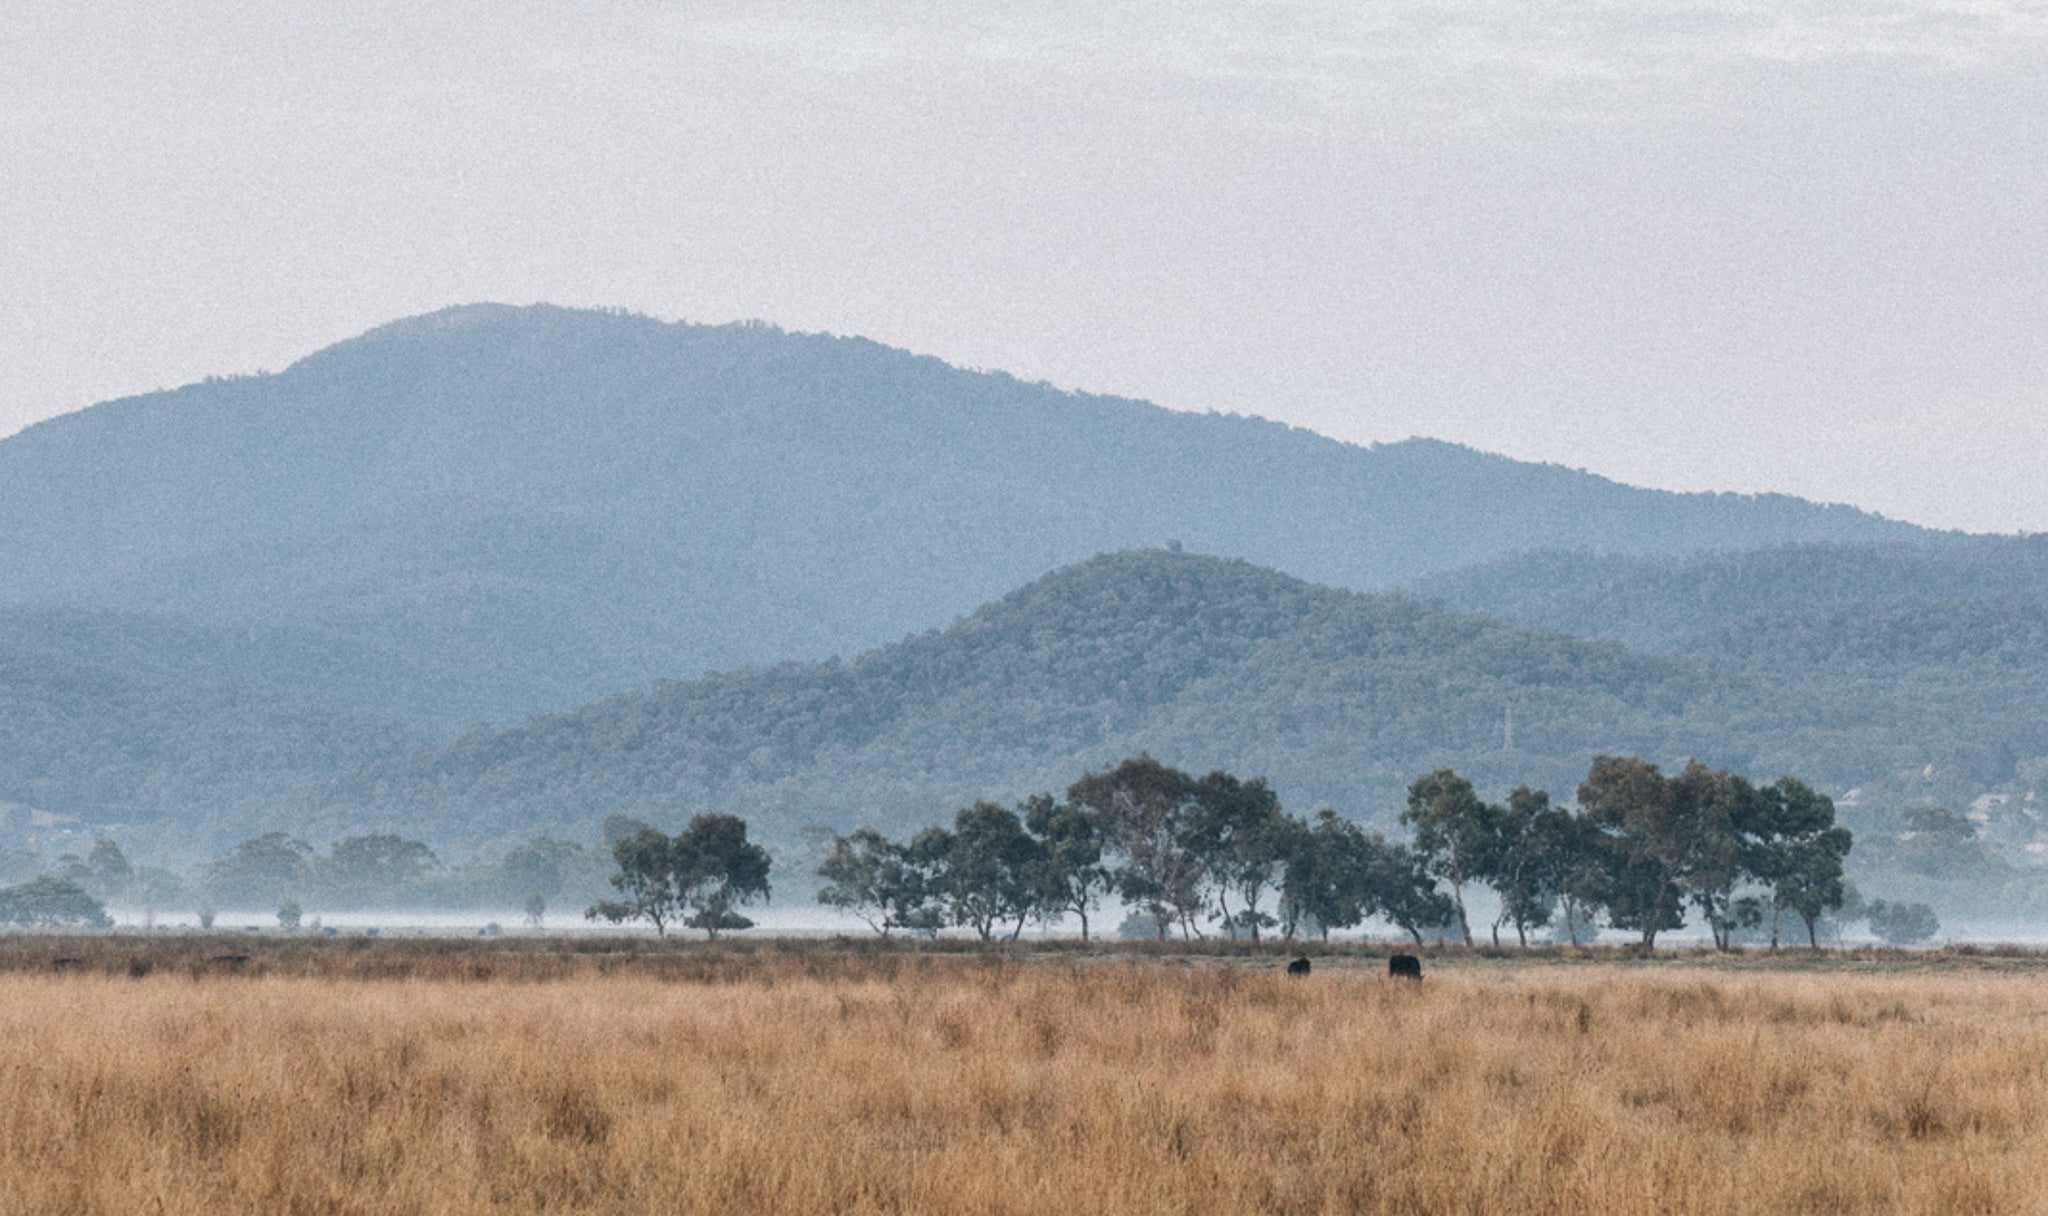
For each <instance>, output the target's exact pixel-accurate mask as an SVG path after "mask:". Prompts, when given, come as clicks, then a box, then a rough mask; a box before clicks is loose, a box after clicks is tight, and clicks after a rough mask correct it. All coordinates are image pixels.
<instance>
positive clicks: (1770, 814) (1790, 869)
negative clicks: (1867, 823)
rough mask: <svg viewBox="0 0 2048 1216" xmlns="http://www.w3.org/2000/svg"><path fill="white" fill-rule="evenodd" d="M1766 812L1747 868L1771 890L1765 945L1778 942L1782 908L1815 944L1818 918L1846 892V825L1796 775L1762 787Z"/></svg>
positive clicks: (1837, 904) (1833, 907)
mask: <svg viewBox="0 0 2048 1216" xmlns="http://www.w3.org/2000/svg"><path fill="white" fill-rule="evenodd" d="M1763 794H1764V796H1765V799H1766V803H1767V805H1766V813H1765V816H1764V818H1763V819H1762V821H1761V822H1760V824H1759V828H1758V832H1757V835H1756V839H1755V840H1754V842H1753V843H1752V846H1751V849H1752V852H1751V861H1750V870H1751V872H1752V874H1754V875H1755V877H1756V879H1757V881H1759V882H1761V883H1763V884H1764V885H1765V886H1767V887H1769V888H1770V890H1771V948H1772V949H1776V948H1777V945H1778V914H1779V913H1780V912H1782V911H1783V910H1784V909H1786V908H1790V909H1791V910H1792V911H1794V912H1796V913H1798V914H1799V917H1800V919H1801V920H1804V921H1805V922H1806V941H1807V944H1808V945H1810V946H1815V947H1818V946H1819V945H1820V919H1821V917H1823V916H1825V915H1827V914H1828V913H1829V912H1833V911H1835V910H1837V909H1839V908H1840V907H1841V906H1842V905H1843V903H1844V902H1845V901H1846V899H1847V898H1848V887H1847V880H1846V879H1845V878H1844V877H1843V875H1842V861H1843V859H1844V858H1846V857H1847V856H1848V855H1849V850H1850V849H1851V848H1852V847H1853V846H1854V843H1855V841H1854V838H1853V837H1852V836H1851V835H1850V833H1849V829H1847V828H1844V827H1838V826H1836V824H1835V804H1834V802H1833V801H1832V800H1830V799H1829V798H1828V797H1827V796H1826V795H1825V794H1821V793H1817V792H1816V791H1814V790H1813V789H1812V788H1810V787H1809V786H1808V785H1807V784H1806V783H1805V782H1803V781H1800V780H1799V779H1798V778H1796V777H1780V778H1778V780H1777V781H1775V782H1773V783H1772V784H1770V785H1768V786H1766V787H1764V790H1763Z"/></svg>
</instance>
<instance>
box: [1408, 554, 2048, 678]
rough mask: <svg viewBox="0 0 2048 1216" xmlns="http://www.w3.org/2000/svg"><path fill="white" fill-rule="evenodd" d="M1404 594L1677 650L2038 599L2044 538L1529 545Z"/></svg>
mask: <svg viewBox="0 0 2048 1216" xmlns="http://www.w3.org/2000/svg"><path fill="white" fill-rule="evenodd" d="M1405 590H1407V591H1410V592H1411V593H1413V594H1415V595H1417V596H1420V597H1423V598H1425V599H1433V600H1438V601H1441V602H1442V603H1443V604H1444V605H1445V606H1446V607H1449V608H1453V609H1456V610H1458V611H1460V612H1483V613H1486V614H1487V615H1489V616H1496V617H1500V618H1501V619H1503V620H1510V621H1514V622H1516V623H1517V624H1521V625H1526V626H1528V627H1530V628H1534V629H1554V630H1556V631H1558V632H1560V633H1570V634H1576V635H1578V636H1580V637H1595V638H1607V639H1611V640H1613V641H1618V642H1622V643H1625V644H1627V645H1630V646H1634V647H1637V648H1639V649H1646V650H1672V649H1682V648H1684V647H1686V646H1687V645H1689V644H1690V643H1691V642H1692V640H1693V639H1694V638H1695V637H1697V636H1699V635H1701V634H1702V633H1705V632H1708V631H1714V632H1716V633H1717V634H1718V635H1720V636H1726V635H1727V629H1728V627H1730V626H1732V625H1735V624H1737V623H1739V622H1742V621H1745V620H1750V619H1755V620H1757V621H1758V627H1759V628H1766V629H1767V628H1769V626H1767V625H1765V624H1763V623H1762V618H1764V617H1767V616H1769V615H1771V614H1775V613H1781V612H1794V613H1805V612H1807V611H1808V610H1814V609H1851V608H1855V607H1857V606H1872V607H1875V606H1879V605H1885V604H1892V603H1897V602H1900V601H1907V600H1912V601H1920V602H1923V603H1955V602H1961V601H1966V600H1982V599H2001V598H2003V599H2010V598H2013V597H2031V598H2035V599H2048V535H2033V536H1948V537H1944V538H1942V541H1941V543H1939V544H1924V543H1881V544H1801V545H1783V546H1774V547H1768V548H1762V549H1756V550H1750V551H1744V552H1717V553H1701V554H1693V555H1689V556H1683V557H1669V556H1642V555H1626V554H1617V553H1593V552H1589V551H1578V552H1554V551H1550V552H1528V553H1516V554H1511V555H1509V556H1506V557H1501V558H1496V559H1493V560H1491V561H1487V562H1481V563H1478V564H1476V565H1473V566H1468V567H1465V568H1463V569H1460V570H1453V571H1450V572H1448V573H1444V574H1439V575H1434V576H1431V577H1427V578H1423V579H1420V580H1417V581H1416V582H1414V583H1412V584H1410V585H1409V586H1408V587H1406V588H1405Z"/></svg>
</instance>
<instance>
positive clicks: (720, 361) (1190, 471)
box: [0, 306, 1923, 724]
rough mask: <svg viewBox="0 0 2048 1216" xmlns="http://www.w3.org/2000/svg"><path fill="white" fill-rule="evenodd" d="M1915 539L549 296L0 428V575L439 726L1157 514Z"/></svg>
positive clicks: (58, 600) (789, 643)
mask: <svg viewBox="0 0 2048 1216" xmlns="http://www.w3.org/2000/svg"><path fill="white" fill-rule="evenodd" d="M1921 535H1923V534H1921V533H1919V532H1918V530H1916V529H1913V528H1911V527H1908V526H1906V525H1902V524H1897V523H1893V522H1890V521H1885V520H1881V519H1878V518H1875V517H1872V516H1868V515H1865V514H1861V513H1859V512H1856V511H1853V510H1849V509H1846V508H1836V507H1820V506H1816V505H1814V504H1811V503H1806V502H1802V501H1799V500H1795V499H1789V498H1780V497H1762V498H1752V497H1741V496H1734V495H1677V494H1666V493H1660V492H1654V491H1646V490H1638V489H1631V488H1628V487H1624V486H1620V485H1616V484H1614V483H1612V482H1608V481H1604V480H1602V479H1600V478H1597V477H1593V476H1590V475H1587V474H1584V473H1578V472H1573V471H1570V470H1567V469H1563V468H1559V467H1555V466H1536V465H1526V464H1518V463H1515V462H1512V461H1509V460H1505V459H1502V458H1498V457H1493V456H1487V455H1483V454H1481V453H1477V452H1473V451H1470V450H1467V449H1463V448H1458V447H1454V446H1451V445H1447V444H1442V443H1435V442H1428V441H1410V442H1407V443H1401V444H1393V445H1387V446H1382V447H1374V448H1361V447H1356V446H1351V445H1346V444H1341V443H1337V442H1334V441H1331V440H1328V439H1324V438H1322V437H1319V436H1316V435H1313V434H1310V433H1308V432H1305V431H1300V430H1294V429H1291V428H1288V427H1286V426H1282V425H1279V424H1275V423H1270V422H1264V421H1260V420H1256V419H1248V418H1239V417H1226V416H1214V415H1210V416H1197V415H1188V414H1179V413H1173V412H1170V411H1167V410H1163V409H1159V408H1157V407H1154V406H1150V405H1146V404H1143V403H1140V402H1134V401H1127V400H1118V399H1111V398H1102V397H1091V396H1085V395H1076V394H1068V393H1062V392H1057V391H1054V390H1052V389H1050V388H1047V387H1045V386H1041V385H1031V384H1025V383H1021V382H1019V381H1017V380H1015V379H1012V378H1010V377H1008V376H1003V375H1000V374H985V373H974V372H966V371H961V370H959V369H955V368H951V367H948V366H946V365H945V364H943V363H940V362H938V361H937V360H934V359H929V358H919V357H916V356H912V355H908V354H905V353H903V352H900V351H895V350H890V349H888V348H885V347H881V346H878V345H876V344H874V343H871V342H866V341H862V340H858V339H842V338H832V337H824V336H813V335H795V334H787V333H782V332H780V331H777V330H774V329H771V328H768V327H763V326H725V327H716V328H707V327H697V326H688V325H670V324H662V323H659V322H655V321H651V320H647V319H643V318H636V317H629V316H620V315H615V314H607V313H597V312H579V311H570V310H564V309H554V308H531V309H514V308H505V307H499V306H473V307H467V308H460V309H453V310H449V311H447V312H443V313H437V314H433V315H430V316H427V317H421V318H415V319H413V320H410V321H405V322H400V323H396V324H393V325H390V326H386V327H384V328H381V329H378V330H374V331H372V332H370V333H368V334H366V335H364V336H362V337H361V338H357V339H354V340H352V341H349V342H344V343H341V344H340V345H337V346H335V347H332V348H329V349H327V350H325V351H322V352H320V353H318V354H315V355H312V356H310V357H308V358H306V359H304V360H302V361H300V362H299V363H297V364H295V365H294V366H292V367H291V368H289V369H288V370H286V371H285V372H283V373H280V374H277V375H273V376H263V377H255V378H247V379H237V380H229V381H214V382H208V383H205V384H200V385H194V386H190V387H187V388H183V389H179V390H176V391H174V392H167V393H158V394H152V395H149V396H145V397H138V398H132V399H128V400H123V401H118V402H111V403H107V404H104V405H100V406H95V407H93V408H91V409H88V410H85V411H82V412H80V413H77V414H73V415H69V416H66V417H63V418H58V419H54V420H52V421H49V422H46V423H43V424H40V425H38V426H35V427H32V428H30V429H29V430H27V431H24V432H22V433H21V434H19V435H16V436H13V437H11V438H8V439H6V440H4V441H0V569H5V570H7V571H8V572H9V576H8V578H7V580H6V581H5V584H4V586H0V603H6V604H14V605H26V604H37V605H44V606H68V607H75V608H81V609H90V610H108V609H116V610H122V611H129V612H134V611H148V612H160V613H170V614H175V615H177V616H179V617H181V618H184V619H185V620H187V621H190V622H194V623H197V624H201V625H207V626H213V625H229V626H234V627H237V628H246V627H249V626H257V627H261V628H265V629H276V630H281V631H285V632H287V633H293V634H295V635H298V636H317V637H322V638H328V639H344V640H354V641H355V643H356V644H360V645H361V646H363V647H364V648H365V653H366V655H367V656H368V657H367V658H366V660H365V663H364V664H363V670H364V671H366V672H367V671H373V670H376V669H378V668H379V666H380V665H390V664H396V665H397V666H398V668H400V669H408V668H409V669H413V670H418V671H423V672H442V673H448V674H449V676H450V678H448V679H440V680H425V681H421V680H414V681H406V680H402V679H397V678H394V679H393V680H391V681H390V682H389V685H388V687H386V688H384V689H383V690H382V692H381V694H379V693H376V692H375V690H373V689H372V688H370V687H369V686H367V685H366V684H365V685H364V686H363V687H359V688H358V690H357V691H358V692H361V693H370V694H372V695H370V697H369V699H368V701H362V700H358V701H356V702H355V703H357V704H363V705H365V706H366V707H367V708H370V709H372V710H374V711H375V712H377V713H380V714H383V715H386V716H390V717H397V718H411V719H420V718H432V719H434V720H437V721H439V722H442V723H444V724H460V723H463V722H467V721H470V720H474V719H478V718H490V719H501V720H502V719H505V718H508V717H514V716H518V715H521V714H524V713H527V712H531V711H534V710H537V709H543V708H551V707H559V706H563V705H567V704H573V703H576V702H578V701H582V700H585V699H588V698H590V697H593V696H597V695H601V694H604V693H607V692H611V691H615V690H617V689H620V688H626V687H637V686H641V685H644V684H645V683H646V682H647V681H649V680H651V679H653V678H656V677H658V676H665V675H670V676H674V675H689V674H692V673H696V672H701V671H706V670H712V669H722V668H731V667H736V666H740V665H743V664H748V663H761V662H770V661H776V660H781V659H788V658H799V657H812V658H815V657H823V656H828V655H832V654H839V653H852V652H854V651H856V650H859V649H863V648H866V647H869V646H873V645H877V644H880V643H883V642H886V641H888V640H890V639H893V638H896V637H900V636H902V635H903V634H904V633H906V632H909V631H911V630H914V629H919V628H928V627H930V626H933V625H936V624H940V623H942V622H944V621H946V620H948V619H951V618H952V617H954V616H955V615H958V614H960V613H963V612H967V611H969V610H971V609H972V608H973V607H974V606H975V605H977V604H980V603H982V602H984V601H986V600H988V599H989V598H991V597H993V596H996V595H999V594H1001V593H1002V592H1004V591H1006V590H1008V589H1009V588H1012V587H1015V586H1017V585H1018V584H1020V583H1022V582H1024V581H1025V580H1027V579H1030V578H1034V577H1036V576H1038V575H1040V574H1042V573H1043V572H1045V571H1046V570H1049V569H1052V568H1054V567H1056V566H1059V565H1061V564H1063V563H1066V562H1071V561H1076V560H1080V559H1082V558H1084V557H1086V556H1087V555H1088V554H1091V553H1096V552H1101V551H1105V550H1114V549H1119V548H1124V547H1128V546H1131V545H1134V544H1140V545H1143V544H1158V543H1161V542H1163V541H1165V540H1168V539H1178V540H1182V541H1185V542H1186V543H1187V544H1188V545H1190V546H1191V547H1194V548H1197V549H1200V550H1202V551H1205V552H1211V553H1218V554H1223V555H1228V556H1241V557H1245V558H1249V559H1251V560H1254V561H1257V562H1259V563H1261V564H1264V565H1270V566H1274V567H1277V568H1280V569H1283V570H1285V571H1287V572H1289V573H1292V574H1295V575H1298V576H1301V577H1305V578H1309V579H1312V580H1315V581H1318V582H1322V583H1328V584H1332V585H1336V586H1344V587H1351V588H1376V587H1386V586H1390V585H1393V584H1395V583H1399V582H1402V581H1404V580H1409V579H1413V578H1417V577H1420V576H1423V575H1425V574H1429V573H1432V572H1437V571H1443V570H1447V569H1451V568H1453V567H1457V566H1461V565H1465V564H1468V563H1472V562H1475V561H1481V560H1485V559H1488V558H1492V557H1496V556H1500V555H1503V554H1506V553H1509V552H1512V551H1515V550H1521V549H1528V548H1537V547H1548V548H1560V547H1565V548H1570V547H1578V548H1589V549H1598V550H1602V551H1611V552H1617V553H1649V554H1675V553H1688V552H1694V551H1698V550H1702V549H1716V548H1740V547H1751V546H1756V545H1765V544H1780V543H1788V542H1797V541H1819V540H1853V541H1868V540H1883V539H1910V538H1914V537H1917V536H1921ZM315 649H318V648H317V647H316V648H315ZM280 678H281V679H284V680H285V681H286V683H287V684H289V683H291V680H292V678H291V677H290V676H289V675H284V676H280ZM362 683H363V682H361V681H359V684H362Z"/></svg>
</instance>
